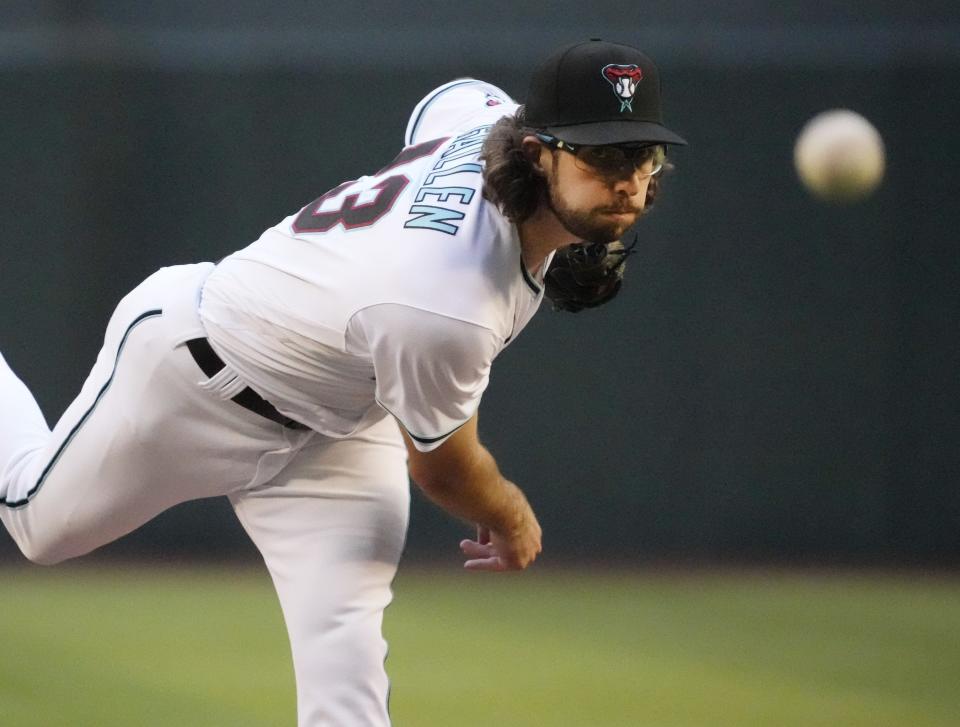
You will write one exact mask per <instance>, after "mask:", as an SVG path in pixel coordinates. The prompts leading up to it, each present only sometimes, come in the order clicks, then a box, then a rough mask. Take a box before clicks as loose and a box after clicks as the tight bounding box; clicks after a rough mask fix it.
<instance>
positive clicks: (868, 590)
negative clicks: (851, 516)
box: [0, 564, 960, 727]
mask: <svg viewBox="0 0 960 727" xmlns="http://www.w3.org/2000/svg"><path fill="white" fill-rule="evenodd" d="M395 586H396V592H397V600H396V601H395V603H394V605H393V606H391V607H390V609H389V610H388V611H387V616H386V631H387V636H388V638H389V640H390V643H391V652H390V657H389V659H388V661H387V667H388V669H389V671H390V674H391V678H392V684H393V692H392V698H391V712H392V714H393V717H394V722H395V724H396V725H398V726H399V727H404V726H411V727H413V726H417V727H420V726H425V727H432V726H434V725H436V726H443V727H451V726H453V725H456V726H458V727H469V726H471V725H477V726H481V725H482V726H483V727H490V726H491V725H496V727H521V726H526V725H549V726H551V727H555V726H556V727H566V726H581V725H582V726H585V727H586V726H597V727H599V726H604V727H607V726H609V727H614V726H618V727H619V726H624V727H626V726H627V725H630V726H640V725H652V726H656V727H665V726H670V727H673V726H676V727H680V726H681V725H682V726H690V727H694V726H695V727H700V726H710V727H719V726H722V725H731V726H734V725H736V726H737V727H744V726H748V725H763V726H766V725H770V726H776V727H787V726H790V725H797V726H800V725H803V726H804V727H809V726H811V725H824V726H826V725H830V726H843V727H853V726H857V725H863V726H864V727H868V726H869V727H880V726H886V725H909V726H910V727H928V726H929V727H933V726H935V725H936V726H942V727H946V726H947V725H952V726H956V725H960V579H958V578H949V579H948V578H940V579H933V578H921V577H919V576H916V577H910V576H903V575H900V576H894V575H878V574H875V573H871V574H866V573H865V574H831V573H821V574H810V573H804V574H800V573H789V572H769V573H762V572H748V573H731V572H727V573H711V572H708V571H707V572H691V573H686V574H684V573H657V572H644V571H640V572H636V573H611V572H603V571H599V570H594V571H592V572H587V571H583V572H575V571H561V572H551V571H550V570H549V569H547V568H543V569H539V570H535V571H533V572H530V573H526V574H521V575H516V574H513V575H507V576H496V575H489V574H466V573H460V572H457V571H456V570H454V571H453V572H449V573H448V572H441V571H438V570H431V571H418V570H416V569H413V568H407V569H406V570H402V571H401V575H400V576H399V577H398V579H397V582H396V584H395ZM0 605H2V609H3V612H2V617H0V725H2V726H3V727H57V726H59V725H69V726H71V727H84V726H87V725H90V726H94V725H95V726H97V727H111V726H113V725H124V726H125V727H127V726H131V725H136V726H140V725H158V726H159V725H163V726H164V727H169V726H171V725H172V726H174V727H193V726H197V727H200V726H203V727H220V726H224V727H226V726H229V727H241V726H243V725H294V724H295V719H294V688H293V674H292V670H291V668H290V665H289V663H288V660H289V657H288V647H287V644H286V638H285V635H284V631H283V625H282V620H281V615H280V611H279V607H278V605H277V604H276V601H275V599H274V595H273V592H272V590H271V586H270V583H269V581H268V579H267V577H266V575H265V574H264V573H261V572H260V571H259V570H253V569H243V568H241V569H235V570H230V569H223V568H220V569H218V568H194V569H190V568H184V569H174V568H156V567H143V568H139V569H134V568H132V567H129V566H128V567H125V568H106V567H100V568H91V567H85V566H83V565H69V564H68V565H66V566H58V567H57V568H54V569H42V568H38V567H34V568H25V569H21V568H11V569H5V570H0Z"/></svg>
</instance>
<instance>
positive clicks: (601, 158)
mask: <svg viewBox="0 0 960 727" xmlns="http://www.w3.org/2000/svg"><path fill="white" fill-rule="evenodd" d="M536 137H537V138H538V139H539V140H540V141H542V142H543V143H544V144H546V145H547V146H549V147H551V148H553V149H561V150H562V151H565V152H568V153H570V154H573V157H574V163H575V164H576V166H577V168H578V169H581V170H583V171H585V172H594V173H596V174H599V175H601V176H604V177H623V176H627V175H630V174H636V172H637V169H639V168H640V167H642V166H643V165H644V164H646V163H647V162H649V161H652V162H653V169H652V170H651V171H649V172H644V173H642V174H640V175H639V176H640V178H641V179H647V178H649V177H655V176H656V175H658V174H659V173H660V172H662V171H663V160H664V151H663V147H662V146H660V145H659V144H645V145H642V146H612V145H606V146H589V145H587V144H570V143H568V142H566V141H563V140H562V139H558V138H557V137H555V136H550V135H549V134H541V133H537V134H536Z"/></svg>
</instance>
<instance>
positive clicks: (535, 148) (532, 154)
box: [522, 136, 546, 174]
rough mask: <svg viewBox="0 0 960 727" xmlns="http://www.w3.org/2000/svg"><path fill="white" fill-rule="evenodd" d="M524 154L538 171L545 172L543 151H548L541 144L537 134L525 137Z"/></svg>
mask: <svg viewBox="0 0 960 727" xmlns="http://www.w3.org/2000/svg"><path fill="white" fill-rule="evenodd" d="M522 144H523V146H522V148H523V155H524V156H525V157H526V158H527V161H529V162H530V163H531V164H532V165H533V166H534V167H535V168H536V170H537V171H538V172H540V173H541V174H544V173H545V170H544V168H543V163H542V161H541V160H542V159H543V153H544V152H545V151H546V148H545V147H544V146H543V144H541V143H540V142H539V141H538V140H537V137H535V136H525V137H523V142H522Z"/></svg>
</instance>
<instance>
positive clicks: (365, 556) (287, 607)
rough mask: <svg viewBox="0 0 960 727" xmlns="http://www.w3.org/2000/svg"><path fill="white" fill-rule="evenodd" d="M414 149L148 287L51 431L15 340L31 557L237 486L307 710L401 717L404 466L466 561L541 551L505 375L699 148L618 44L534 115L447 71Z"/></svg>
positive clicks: (561, 57) (571, 75) (15, 390)
mask: <svg viewBox="0 0 960 727" xmlns="http://www.w3.org/2000/svg"><path fill="white" fill-rule="evenodd" d="M404 142H405V144H404V147H403V149H402V151H400V153H399V154H398V155H397V156H396V157H395V158H394V159H393V160H391V161H389V162H387V163H386V164H385V165H384V166H383V167H382V168H381V169H379V170H378V171H374V172H373V173H371V174H368V175H366V176H361V177H358V178H357V179H354V180H350V181H345V182H344V183H343V184H341V185H339V186H337V187H336V188H334V189H332V190H330V191H328V192H326V193H325V194H322V195H320V196H319V197H317V199H315V200H313V201H312V202H310V203H309V204H308V205H306V206H305V207H303V208H302V209H301V210H299V211H297V212H295V213H294V214H292V215H290V216H289V217H286V218H285V219H284V220H282V221H281V222H280V223H278V224H277V225H275V226H274V227H271V228H270V229H268V230H267V231H266V232H264V233H263V235H262V236H261V237H260V238H259V239H258V240H257V241H256V242H254V243H253V244H251V245H249V246H248V247H245V248H243V249H242V250H239V251H238V252H236V253H234V254H233V255H230V256H229V257H227V258H226V259H224V260H222V261H220V262H219V263H218V264H213V263H200V264H196V265H182V266H176V267H168V268H163V269H161V270H159V271H158V272H156V273H154V274H153V275H152V276H150V277H149V278H147V280H145V281H144V282H143V283H141V284H140V285H139V286H138V287H136V288H135V289H134V290H133V291H132V292H131V293H129V294H128V295H127V296H126V297H125V298H123V300H121V301H120V303H119V305H118V306H117V308H116V311H115V312H114V314H113V316H112V318H111V320H110V322H109V324H108V326H107V331H106V335H105V338H104V343H103V348H102V350H101V351H100V354H99V356H98V358H97V361H96V363H95V365H94V367H93V370H92V371H91V372H90V375H89V377H88V378H87V380H86V383H85V384H84V385H83V388H82V390H81V392H80V394H79V396H78V397H77V398H76V400H75V401H74V402H73V403H72V404H71V405H70V406H69V407H68V408H67V410H66V412H65V413H64V414H63V416H62V417H61V418H60V420H59V421H58V422H57V424H56V426H54V427H53V429H52V431H51V430H50V429H49V428H48V427H47V424H46V423H45V421H44V418H43V415H42V414H41V412H40V409H39V407H38V406H37V404H36V402H35V400H34V398H33V396H32V395H31V393H30V392H29V391H28V390H27V388H26V387H25V386H24V384H23V383H22V382H21V381H20V380H19V379H18V378H17V377H16V375H15V374H14V373H13V372H12V371H11V370H10V368H9V366H7V364H6V362H5V361H4V360H3V359H2V357H0V519H2V520H3V524H4V525H5V526H6V528H7V530H8V531H9V533H10V534H11V536H12V537H13V539H14V540H15V541H16V542H17V544H18V545H19V547H20V549H21V550H22V551H23V553H24V554H25V555H26V557H27V558H29V559H30V560H32V561H35V562H37V563H48V564H49V563H56V562H59V561H62V560H65V559H67V558H73V557H76V556H79V555H83V554H84V553H87V552H89V551H91V550H93V549H95V548H97V547H99V546H101V545H103V544H105V543H108V542H110V541H112V540H114V539H116V538H118V537H120V536H122V535H124V534H125V533H128V532H130V531H132V530H134V529H135V528H137V527H138V526H140V525H142V524H143V523H145V522H147V521H148V520H150V519H151V518H153V517H154V516H156V515H157V514H158V513H160V512H162V511H163V510H165V509H167V508H169V507H171V506H173V505H176V504H177V503H180V502H183V501H185V500H190V499H195V498H201V497H210V496H219V495H226V496H227V497H228V498H229V499H230V502H231V503H232V504H233V507H234V510H235V511H236V513H237V516H238V518H239V519H240V521H241V522H242V524H243V527H244V528H245V529H246V531H247V532H248V533H249V534H250V537H251V538H252V539H253V541H254V542H255V543H256V545H257V547H258V548H259V550H260V552H261V553H262V554H263V558H264V561H265V562H266V565H267V567H268V569H269V571H270V575H271V577H272V579H273V582H274V584H275V586H276V590H277V593H278V596H279V599H280V602H281V605H282V608H283V613H284V618H285V621H286V625H287V629H288V632H289V637H290V642H291V645H292V652H293V660H294V667H295V674H296V681H297V698H298V720H299V724H300V725H301V727H306V726H307V725H310V726H313V727H315V726H317V725H339V726H343V727H358V726H359V725H387V724H389V715H388V710H387V693H388V682H387V676H386V673H385V671H384V666H383V664H384V657H385V655H386V643H385V642H384V640H383V637H382V634H381V621H382V617H383V611H384V608H385V607H386V606H387V605H388V603H389V602H390V599H391V590H390V585H391V582H392V579H393V576H394V573H395V572H396V568H397V564H398V561H399V558H400V554H401V550H402V547H403V543H404V538H405V534H406V528H407V517H408V506H409V489H408V482H409V479H408V477H409V478H412V479H413V480H414V481H415V482H416V483H417V485H419V486H420V487H421V488H422V489H423V491H424V492H425V493H426V494H427V496H429V497H430V498H431V499H432V500H433V501H435V502H436V503H437V504H438V505H440V506H441V507H442V508H444V509H445V510H447V511H448V512H450V513H451V514H453V515H455V516H457V517H459V518H462V519H464V520H467V521H469V522H471V523H474V524H476V526H477V535H476V538H475V539H468V540H464V541H463V542H462V543H461V548H462V550H463V552H464V554H465V566H466V567H467V568H468V569H474V570H509V569H523V568H526V567H527V566H529V565H530V564H531V563H532V562H533V561H534V559H535V558H536V557H537V554H538V553H539V552H540V548H541V531H540V526H539V524H538V522H537V518H536V516H535V515H534V513H533V511H532V509H531V508H530V505H529V504H528V502H527V500H526V498H525V497H524V495H523V492H522V491H521V490H520V489H519V488H518V487H517V486H516V485H514V484H513V483H512V482H510V481H509V480H507V479H506V478H505V477H504V476H503V475H502V474H501V473H500V471H499V469H498V467H497V464H496V461H495V460H494V458H493V456H491V454H490V453H489V452H488V451H487V450H486V449H485V448H484V447H483V446H482V445H481V444H480V442H479V440H478V437H477V411H478V407H479V405H480V400H481V398H482V396H483V392H484V389H485V388H486V386H487V383H488V381H489V376H490V368H491V366H492V364H493V361H494V359H495V358H496V357H497V355H498V354H499V353H500V351H502V350H503V349H504V347H505V346H507V345H508V344H509V343H510V342H511V341H512V340H513V339H514V338H516V336H517V335H518V334H519V333H520V332H521V331H522V330H523V328H524V326H526V324H527V322H528V321H529V320H530V319H531V317H532V316H533V314H534V313H535V312H536V310H537V308H538V307H539V305H540V302H541V300H542V298H543V297H544V295H545V294H546V295H548V296H549V297H551V299H552V300H553V303H554V305H555V306H556V307H558V308H562V309H566V310H572V311H576V310H581V309H582V308H584V307H591V306H595V305H599V304H601V303H604V302H606V301H608V300H610V299H611V298H612V297H613V296H614V295H616V293H617V291H618V290H619V288H620V284H621V280H622V276H623V271H624V261H625V258H626V255H627V253H628V249H626V248H624V246H623V245H621V244H620V243H619V240H620V238H621V237H622V236H623V234H624V233H625V231H627V229H628V228H630V227H631V226H632V225H633V224H634V223H635V222H636V221H637V219H638V217H639V216H640V215H641V214H642V213H643V212H644V210H645V208H646V207H647V206H648V204H649V202H650V201H651V200H652V199H653V197H654V196H655V193H656V189H657V176H656V175H657V173H658V172H659V171H660V170H661V169H662V167H663V165H664V163H665V158H664V149H665V147H666V145H670V144H683V143H684V141H683V140H682V139H681V138H680V137H679V136H677V135H676V134H674V133H673V132H671V131H669V130H667V129H666V128H665V127H664V126H663V125H662V119H661V113H660V84H659V78H658V75H657V69H656V67H655V66H654V64H653V63H652V61H651V60H650V59H649V58H647V57H646V56H645V55H643V54H642V53H640V52H639V51H637V50H635V49H633V48H630V47H627V46H623V45H616V44H611V43H605V42H602V41H587V42H584V43H578V44H575V45H573V46H569V47H566V48H563V49H561V50H560V51H559V52H557V53H555V54H554V55H553V56H551V57H550V58H549V59H547V61H546V62H545V63H544V64H543V65H541V66H540V67H539V68H538V69H537V70H536V72H535V73H534V75H533V77H532V80H531V84H530V88H529V93H528V95H527V99H526V105H525V106H523V107H519V106H518V105H517V104H516V103H514V102H513V101H512V100H511V99H510V98H509V97H508V96H507V94H505V93H504V92H503V91H501V90H500V89H498V88H496V87H495V86H492V85H490V84H487V83H484V82H481V81H476V80H472V79H459V80H455V81H452V82H451V83H448V84H446V85H444V86H441V87H440V88H438V89H436V90H434V91H432V92H431V93H430V94H428V95H427V96H426V97H425V98H424V99H423V100H422V101H420V103H419V104H418V105H417V106H416V108H415V109H414V111H413V114H412V115H411V117H410V121H409V124H408V126H407V129H406V136H405V139H404Z"/></svg>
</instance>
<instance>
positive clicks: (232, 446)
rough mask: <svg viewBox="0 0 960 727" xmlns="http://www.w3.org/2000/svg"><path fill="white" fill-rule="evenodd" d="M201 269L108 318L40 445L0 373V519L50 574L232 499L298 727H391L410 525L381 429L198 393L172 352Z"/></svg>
mask: <svg viewBox="0 0 960 727" xmlns="http://www.w3.org/2000/svg"><path fill="white" fill-rule="evenodd" d="M212 268H213V266H212V265H211V264H209V263H206V264H199V265H186V266H178V267H171V268H163V269H161V270H160V271H158V272H157V273H155V274H154V275H152V276H151V277H150V278H148V279H147V280H146V281H144V282H143V283H142V284H141V285H140V286H138V287H137V288H136V289H135V290H134V291H133V292H131V293H130V294H129V295H127V296H126V297H125V298H124V299H123V300H122V301H121V302H120V304H119V306H118V307H117V309H116V311H115V312H114V315H113V316H112V318H111V320H110V323H109V325H108V327H107V332H106V337H105V341H104V346H103V349H102V350H101V351H100V354H99V356H98V357H97V361H96V364H95V365H94V367H93V370H92V371H91V373H90V376H89V377H88V378H87V380H86V383H85V384H84V385H83V389H82V390H81V392H80V395H79V396H78V397H77V399H76V400H75V401H74V402H73V403H72V404H71V405H70V406H69V407H68V408H67V410H66V412H65V413H64V414H63V416H62V417H61V418H60V421H59V422H57V425H56V426H55V427H54V428H53V431H52V432H51V431H50V429H49V428H48V427H47V424H46V422H45V421H44V418H43V415H42V413H41V412H40V409H39V407H38V406H37V404H36V402H35V400H34V398H33V396H32V395H31V394H30V392H29V391H28V390H27V388H26V386H24V385H23V383H22V382H21V381H20V380H19V379H18V378H17V377H16V376H15V374H14V373H13V372H12V371H11V370H10V368H9V367H8V366H7V364H6V362H5V361H4V360H3V358H2V357H0V498H2V499H0V519H2V520H3V524H4V525H5V526H6V528H7V530H8V531H9V532H10V534H11V536H12V537H13V539H14V540H15V541H16V542H17V544H18V545H19V547H20V549H21V550H22V551H23V553H24V554H25V555H26V556H27V557H28V558H29V559H31V560H33V561H35V562H38V563H47V564H50V563H56V562H59V561H62V560H65V559H67V558H73V557H76V556H79V555H83V554H84V553H87V552H89V551H91V550H93V549H95V548H97V547H99V546H101V545H103V544H105V543H108V542H110V541H112V540H114V539H116V538H118V537H120V536H122V535H124V534H126V533H129V532H130V531H132V530H134V529H135V528H137V527H139V526H140V525H142V524H143V523H145V522H147V521H148V520H150V519H151V518H153V517H154V516H156V515H157V514H159V513H160V512H162V511H164V510H166V509H167V508H169V507H172V506H173V505H176V504H178V503H180V502H184V501H186V500H192V499H196V498H201V497H211V496H217V495H226V496H228V497H229V499H230V502H231V503H232V504H233V507H234V510H235V511H236V513H237V516H238V517H239V518H240V521H241V523H242V524H243V526H244V528H245V529H246V531H247V532H248V533H249V534H250V537H251V538H252V539H253V541H254V542H255V543H256V545H257V547H258V548H259V549H260V552H261V553H262V554H263V557H264V560H265V562H266V564H267V567H268V569H269V571H270V575H271V577H272V579H273V582H274V585H275V587H276V590H277V594H278V596H279V599H280V603H281V606H282V608H283V614H284V619H285V622H286V625H287V630H288V633H289V637H290V643H291V648H292V652H293V660H294V671H295V674H296V680H297V700H298V706H297V710H298V723H299V725H300V727H307V726H310V727H317V726H319V725H325V726H326V725H336V726H338V727H359V726H362V725H388V724H389V723H390V719H389V715H388V712H387V694H388V686H389V685H388V681H387V676H386V673H385V671H384V659H385V657H386V643H385V642H384V640H383V636H382V634H381V623H382V616H383V610H384V608H385V607H386V606H387V605H388V604H389V602H390V600H391V597H392V592H391V589H390V584H391V582H392V580H393V576H394V574H395V572H396V568H397V563H398V561H399V559H400V555H401V551H402V549H403V544H404V539H405V535H406V528H407V518H408V510H409V485H408V479H407V470H406V452H405V449H404V447H403V443H402V441H401V439H400V435H399V432H398V431H397V428H396V425H395V424H394V422H393V421H392V420H391V419H389V418H387V419H384V420H383V421H381V422H380V423H378V424H376V425H374V426H373V427H371V428H370V429H367V430H365V431H364V432H362V433H361V434H359V435H355V436H353V437H351V438H348V439H340V440H337V439H330V438H327V437H324V436H321V435H320V434H317V433H315V432H311V431H309V430H295V429H289V428H285V427H283V426H282V425H281V424H278V423H275V422H273V421H270V420H269V419H266V418H264V417H262V416H260V415H258V414H256V413H254V412H251V411H248V410H247V409H245V408H243V407H241V406H240V405H238V404H237V403H235V402H233V401H230V397H231V396H232V395H234V394H235V393H236V390H235V386H236V384H233V387H234V388H231V387H230V385H228V382H225V379H227V378H229V376H221V375H220V374H218V375H217V376H214V377H213V378H212V379H207V377H206V376H205V375H204V374H203V372H202V371H201V370H200V369H199V367H198V365H197V363H196V362H195V361H194V359H193V358H192V357H191V355H190V354H189V352H188V351H187V348H186V346H185V345H184V343H185V341H187V340H190V339H193V338H197V337H201V336H203V335H204V332H203V328H202V325H201V323H200V320H199V317H198V316H197V313H196V307H197V301H198V297H199V291H200V288H201V286H202V283H203V280H204V279H205V277H206V276H207V275H208V274H209V272H210V270H212ZM221 373H222V372H221ZM251 676H252V675H251Z"/></svg>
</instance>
